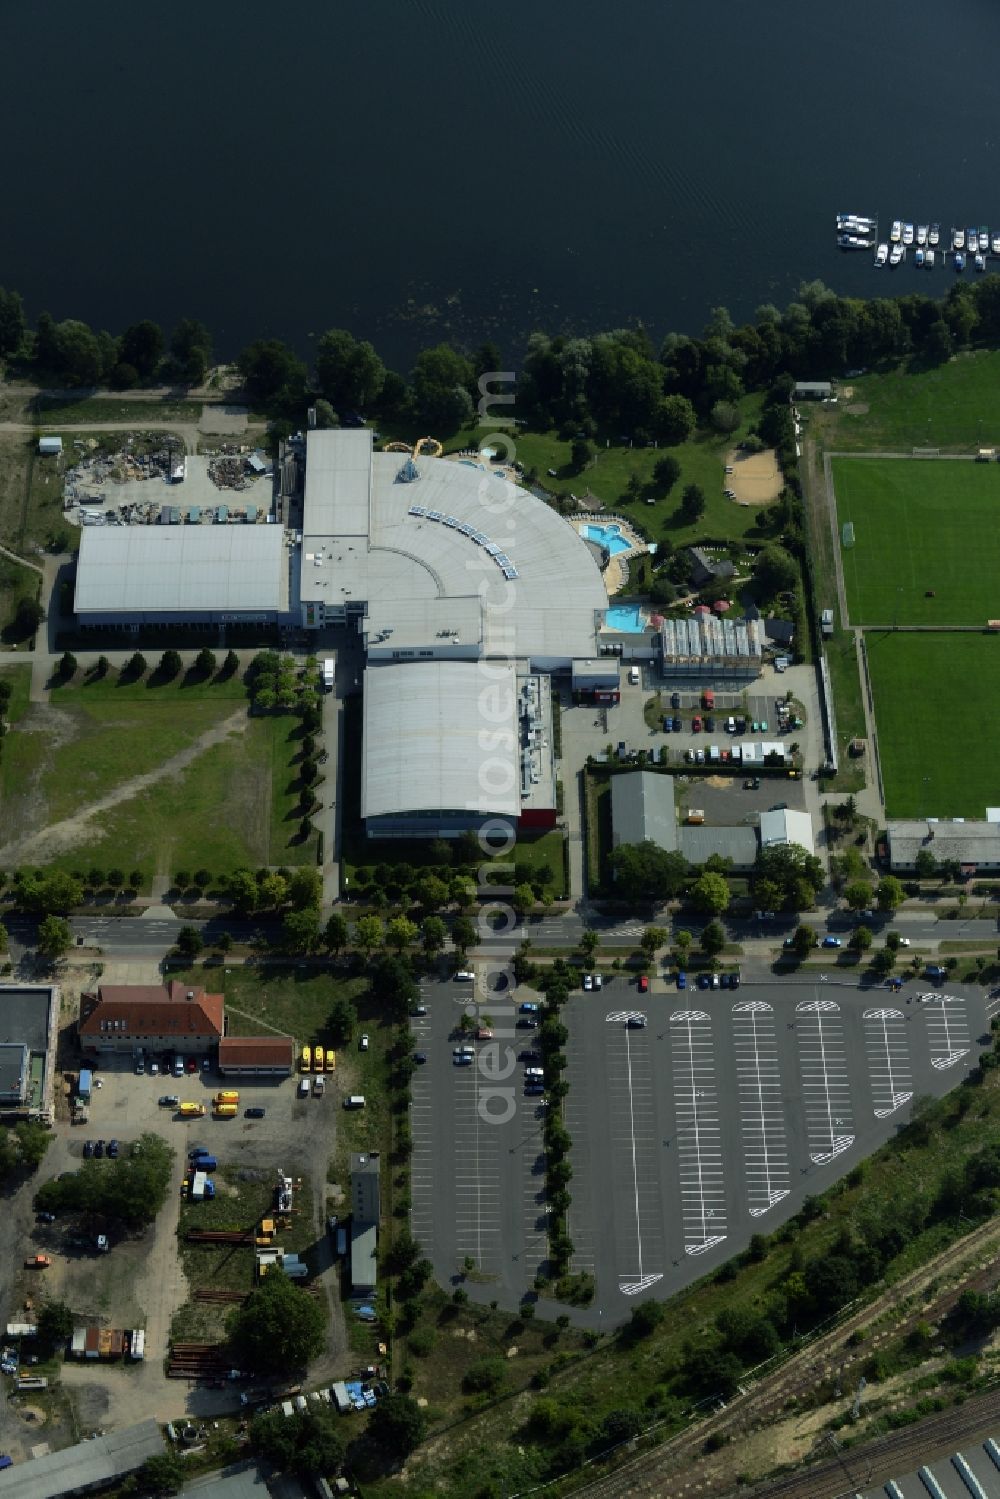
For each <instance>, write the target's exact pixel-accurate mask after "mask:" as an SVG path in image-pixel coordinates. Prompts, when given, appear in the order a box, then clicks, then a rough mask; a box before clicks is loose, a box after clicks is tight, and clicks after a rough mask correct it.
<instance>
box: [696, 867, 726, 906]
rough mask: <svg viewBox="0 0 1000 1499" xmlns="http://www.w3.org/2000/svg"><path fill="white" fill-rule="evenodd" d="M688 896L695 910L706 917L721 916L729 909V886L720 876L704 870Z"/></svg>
mask: <svg viewBox="0 0 1000 1499" xmlns="http://www.w3.org/2000/svg"><path fill="white" fill-rule="evenodd" d="M688 894H689V898H690V900H691V904H692V905H693V906H694V908H695V910H697V911H702V912H703V913H704V914H705V915H706V916H721V915H722V913H723V911H726V910H728V908H729V886H728V884H727V883H726V880H725V878H724V877H723V876H722V875H721V874H712V873H711V872H710V871H708V870H706V872H705V873H704V874H702V875H699V877H698V878H697V879H696V880H695V882H694V884H693V885H692V886H691V889H690V891H689V892H688Z"/></svg>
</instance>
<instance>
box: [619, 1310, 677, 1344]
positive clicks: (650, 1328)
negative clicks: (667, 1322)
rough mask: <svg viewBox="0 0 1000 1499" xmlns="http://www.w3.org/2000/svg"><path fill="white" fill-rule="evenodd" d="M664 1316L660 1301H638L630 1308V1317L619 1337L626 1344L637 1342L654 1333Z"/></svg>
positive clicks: (664, 1312) (664, 1311)
mask: <svg viewBox="0 0 1000 1499" xmlns="http://www.w3.org/2000/svg"><path fill="white" fill-rule="evenodd" d="M665 1316H666V1308H665V1307H664V1305H663V1303H662V1301H640V1303H639V1305H638V1306H634V1307H633V1308H632V1315H631V1317H630V1318H629V1320H628V1321H627V1322H626V1323H625V1326H624V1327H623V1328H622V1331H621V1336H622V1337H623V1338H624V1339H625V1341H626V1342H630V1343H632V1342H638V1341H639V1339H640V1338H648V1337H649V1335H650V1333H653V1332H655V1331H656V1329H657V1328H658V1327H659V1325H660V1323H661V1322H662V1321H663V1319H664V1317H665Z"/></svg>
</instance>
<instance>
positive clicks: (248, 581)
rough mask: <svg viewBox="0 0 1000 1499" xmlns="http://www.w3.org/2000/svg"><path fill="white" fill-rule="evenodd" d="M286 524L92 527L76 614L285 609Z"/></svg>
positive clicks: (80, 569) (85, 533) (85, 536)
mask: <svg viewBox="0 0 1000 1499" xmlns="http://www.w3.org/2000/svg"><path fill="white" fill-rule="evenodd" d="M287 600H288V568H287V565H286V561H285V551H284V535H283V532H282V529H281V527H280V526H86V527H84V528H83V530H82V531H81V533H80V557H79V561H78V563H77V577H76V599H75V605H74V607H75V609H76V612H77V613H78V614H82V615H87V614H107V613H124V614H141V613H150V612H157V613H162V612H175V613H177V614H179V615H183V614H192V613H197V612H210V611H218V610H232V611H234V612H246V611H262V612H264V611H266V612H278V611H281V610H283V609H285V608H286V607H287Z"/></svg>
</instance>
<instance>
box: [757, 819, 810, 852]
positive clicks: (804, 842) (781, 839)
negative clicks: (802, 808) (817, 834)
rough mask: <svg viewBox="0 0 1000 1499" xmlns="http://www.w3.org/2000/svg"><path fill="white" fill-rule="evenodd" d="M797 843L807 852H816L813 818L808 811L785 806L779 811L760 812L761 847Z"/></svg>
mask: <svg viewBox="0 0 1000 1499" xmlns="http://www.w3.org/2000/svg"><path fill="white" fill-rule="evenodd" d="M786 843H797V844H798V845H799V847H800V848H804V849H805V851H806V853H807V854H814V853H815V852H816V848H815V844H814V842H813V825H812V818H811V817H810V815H809V813H808V812H794V811H792V810H791V809H790V808H788V807H785V808H783V809H782V810H781V811H779V812H762V813H761V814H760V846H761V848H779V847H781V845H782V844H786Z"/></svg>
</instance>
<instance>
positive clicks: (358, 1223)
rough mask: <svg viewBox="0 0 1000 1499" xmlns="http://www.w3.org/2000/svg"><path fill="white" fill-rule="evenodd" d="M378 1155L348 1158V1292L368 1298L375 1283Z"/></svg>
mask: <svg viewBox="0 0 1000 1499" xmlns="http://www.w3.org/2000/svg"><path fill="white" fill-rule="evenodd" d="M380 1216H381V1204H380V1196H379V1154H378V1152H377V1151H366V1152H360V1151H356V1152H354V1153H353V1154H352V1155H351V1291H352V1292H353V1294H354V1295H355V1296H368V1295H370V1294H371V1293H372V1292H373V1291H374V1290H375V1287H376V1285H377V1283H378V1226H379V1218H380Z"/></svg>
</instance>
